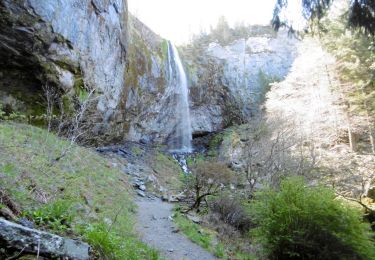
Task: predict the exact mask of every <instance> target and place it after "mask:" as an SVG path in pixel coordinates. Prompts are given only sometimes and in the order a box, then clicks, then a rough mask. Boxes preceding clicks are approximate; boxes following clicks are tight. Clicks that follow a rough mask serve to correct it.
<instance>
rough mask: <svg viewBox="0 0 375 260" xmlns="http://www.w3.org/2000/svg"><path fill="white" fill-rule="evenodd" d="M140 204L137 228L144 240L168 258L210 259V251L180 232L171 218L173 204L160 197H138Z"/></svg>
mask: <svg viewBox="0 0 375 260" xmlns="http://www.w3.org/2000/svg"><path fill="white" fill-rule="evenodd" d="M135 202H136V204H137V205H138V213H137V219H138V224H137V226H136V229H137V231H138V233H139V235H140V237H141V239H142V240H143V242H145V243H147V244H148V245H150V246H152V247H154V248H156V249H157V250H159V252H160V253H161V254H162V256H163V257H165V258H166V259H173V260H182V259H186V260H206V259H208V260H210V259H216V258H215V257H214V256H213V255H211V254H210V253H209V252H207V251H205V250H204V249H203V248H201V247H199V246H198V245H196V244H194V243H193V242H191V241H190V240H189V239H188V238H187V237H185V236H184V235H183V234H181V233H180V232H176V230H177V229H176V227H175V225H174V223H173V221H172V219H171V215H172V214H173V205H172V204H170V203H166V202H162V201H161V200H160V199H158V198H154V199H150V198H136V200H135Z"/></svg>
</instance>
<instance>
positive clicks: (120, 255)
mask: <svg viewBox="0 0 375 260" xmlns="http://www.w3.org/2000/svg"><path fill="white" fill-rule="evenodd" d="M82 233H83V236H84V238H85V239H86V240H87V242H88V243H89V244H90V245H91V246H93V248H94V251H95V252H96V253H97V254H98V256H99V257H102V258H104V259H116V260H132V259H134V260H135V259H148V260H156V259H159V254H158V252H157V251H155V250H154V249H150V248H148V247H146V246H145V245H144V244H142V243H140V242H139V241H137V240H136V239H135V238H134V237H132V236H128V237H123V236H120V235H118V234H117V233H116V232H114V231H113V230H112V229H111V226H109V227H108V225H106V224H105V223H103V222H100V223H96V224H92V225H87V226H86V227H84V228H83V231H82Z"/></svg>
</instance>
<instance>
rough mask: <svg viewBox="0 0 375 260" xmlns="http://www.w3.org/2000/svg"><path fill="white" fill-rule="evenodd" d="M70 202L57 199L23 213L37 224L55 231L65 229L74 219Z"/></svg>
mask: <svg viewBox="0 0 375 260" xmlns="http://www.w3.org/2000/svg"><path fill="white" fill-rule="evenodd" d="M71 206H72V202H70V201H64V200H57V201H55V202H53V203H51V204H48V205H45V206H43V207H40V208H38V209H36V210H30V211H26V213H25V215H26V216H27V217H29V218H31V219H32V220H33V221H34V222H35V224H37V225H38V226H43V227H47V228H50V229H52V230H54V231H57V232H63V231H66V230H67V229H68V228H69V227H70V226H71V223H72V221H73V219H74V214H75V213H74V211H73V210H72V207H71Z"/></svg>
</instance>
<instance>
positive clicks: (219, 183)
mask: <svg viewBox="0 0 375 260" xmlns="http://www.w3.org/2000/svg"><path fill="white" fill-rule="evenodd" d="M233 181H234V173H233V172H232V171H231V170H230V169H229V168H228V167H227V166H226V165H224V164H222V163H218V162H208V161H202V162H197V163H196V164H195V165H194V166H193V167H192V174H191V175H190V176H189V179H188V182H187V190H188V192H190V197H192V198H193V201H194V202H193V203H192V205H191V206H190V208H189V210H188V211H190V210H192V209H196V210H197V211H199V208H200V206H201V203H202V202H203V201H205V202H206V203H207V201H206V198H207V197H208V196H211V195H216V194H218V193H219V192H220V191H221V190H223V189H224V188H225V187H226V186H228V185H229V184H230V183H232V182H233Z"/></svg>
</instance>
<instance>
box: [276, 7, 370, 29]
mask: <svg viewBox="0 0 375 260" xmlns="http://www.w3.org/2000/svg"><path fill="white" fill-rule="evenodd" d="M333 2H334V0H302V2H301V4H302V15H303V17H304V18H305V19H306V20H308V21H316V20H317V21H319V20H320V19H322V18H323V17H324V16H325V14H326V11H327V10H328V8H329V7H330V6H331V4H332V3H333ZM287 6H288V0H277V2H276V5H275V7H274V11H273V18H272V25H273V27H274V28H275V29H276V30H278V29H279V28H280V27H289V28H290V29H291V30H293V27H292V26H293V25H292V24H288V22H287V21H285V20H281V19H280V13H281V12H282V11H283V10H284V9H285V8H286V7H287ZM347 19H348V25H349V26H350V27H352V28H354V29H359V30H361V31H363V32H365V33H368V34H371V35H372V36H374V35H375V0H351V4H350V6H349V10H348V17H347Z"/></svg>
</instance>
